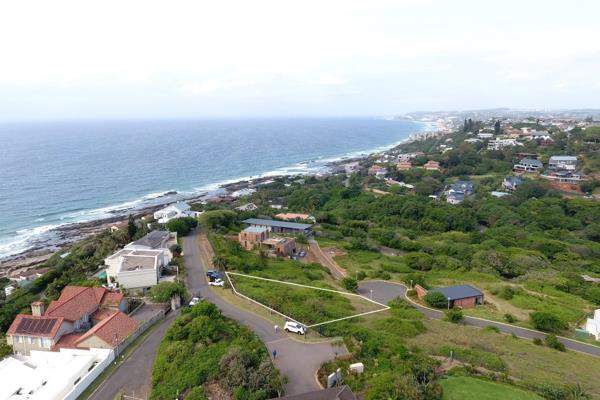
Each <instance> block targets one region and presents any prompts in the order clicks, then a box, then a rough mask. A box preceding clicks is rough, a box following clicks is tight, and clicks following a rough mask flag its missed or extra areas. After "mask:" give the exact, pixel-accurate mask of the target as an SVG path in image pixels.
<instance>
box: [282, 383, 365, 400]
mask: <svg viewBox="0 0 600 400" xmlns="http://www.w3.org/2000/svg"><path fill="white" fill-rule="evenodd" d="M278 398H279V399H288V400H356V396H355V395H354V393H352V390H350V388H349V387H348V386H346V385H344V386H339V387H333V388H329V389H321V390H315V391H313V392H307V393H302V394H296V395H292V396H285V397H278ZM272 400H274V399H272Z"/></svg>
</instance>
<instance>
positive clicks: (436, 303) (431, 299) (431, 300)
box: [424, 291, 448, 308]
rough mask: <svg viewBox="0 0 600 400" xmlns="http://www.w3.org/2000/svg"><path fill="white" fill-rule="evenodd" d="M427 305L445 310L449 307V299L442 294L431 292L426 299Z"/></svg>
mask: <svg viewBox="0 0 600 400" xmlns="http://www.w3.org/2000/svg"><path fill="white" fill-rule="evenodd" d="M424 300H425V303H427V304H428V305H430V306H431V307H436V308H444V307H448V299H447V298H446V296H444V295H443V294H442V293H440V292H433V291H429V292H427V294H426V295H425V297H424Z"/></svg>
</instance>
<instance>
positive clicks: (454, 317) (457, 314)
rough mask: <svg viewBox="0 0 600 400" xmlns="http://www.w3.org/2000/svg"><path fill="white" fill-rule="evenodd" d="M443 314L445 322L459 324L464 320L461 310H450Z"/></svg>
mask: <svg viewBox="0 0 600 400" xmlns="http://www.w3.org/2000/svg"><path fill="white" fill-rule="evenodd" d="M445 313H446V321H449V322H453V323H455V324H457V323H459V322H460V321H462V319H463V318H464V316H463V312H462V310H460V309H458V308H451V309H449V310H446V312H445Z"/></svg>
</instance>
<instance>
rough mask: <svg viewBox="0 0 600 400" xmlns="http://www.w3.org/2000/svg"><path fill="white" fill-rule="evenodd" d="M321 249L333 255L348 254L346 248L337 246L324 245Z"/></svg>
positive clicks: (341, 255)
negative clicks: (342, 248)
mask: <svg viewBox="0 0 600 400" xmlns="http://www.w3.org/2000/svg"><path fill="white" fill-rule="evenodd" d="M321 250H323V252H326V253H327V254H329V255H331V256H332V257H343V256H345V255H347V254H348V253H346V252H345V251H344V250H341V249H338V248H337V247H323V248H322V249H321Z"/></svg>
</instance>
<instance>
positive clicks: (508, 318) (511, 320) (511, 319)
mask: <svg viewBox="0 0 600 400" xmlns="http://www.w3.org/2000/svg"><path fill="white" fill-rule="evenodd" d="M504 320H505V321H506V322H508V323H509V324H512V323H515V322H517V321H518V319H517V317H515V316H514V315H512V314H509V313H506V314H504Z"/></svg>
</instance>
